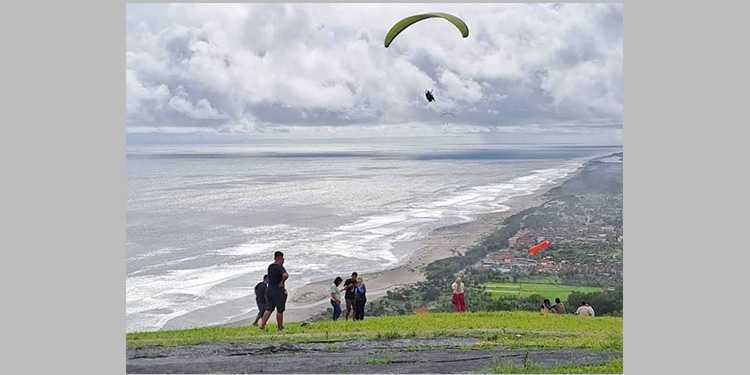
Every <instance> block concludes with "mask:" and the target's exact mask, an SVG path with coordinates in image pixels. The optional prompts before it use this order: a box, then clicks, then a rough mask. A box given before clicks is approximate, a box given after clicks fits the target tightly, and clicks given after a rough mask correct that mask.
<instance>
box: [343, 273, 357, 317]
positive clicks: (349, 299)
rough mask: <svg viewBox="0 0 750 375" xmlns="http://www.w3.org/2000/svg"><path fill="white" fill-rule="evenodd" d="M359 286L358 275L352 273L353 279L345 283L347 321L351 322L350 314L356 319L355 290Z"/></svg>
mask: <svg viewBox="0 0 750 375" xmlns="http://www.w3.org/2000/svg"><path fill="white" fill-rule="evenodd" d="M356 286H357V273H356V272H352V278H351V279H346V281H344V300H346V314H345V315H344V319H345V320H349V312H351V313H352V319H354V288H355V287H356Z"/></svg>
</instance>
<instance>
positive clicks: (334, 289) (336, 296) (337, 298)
mask: <svg viewBox="0 0 750 375" xmlns="http://www.w3.org/2000/svg"><path fill="white" fill-rule="evenodd" d="M342 280H343V279H342V278H340V277H338V276H337V277H336V279H334V280H333V285H331V306H333V320H336V319H338V318H339V316H341V290H339V285H341V281H342Z"/></svg>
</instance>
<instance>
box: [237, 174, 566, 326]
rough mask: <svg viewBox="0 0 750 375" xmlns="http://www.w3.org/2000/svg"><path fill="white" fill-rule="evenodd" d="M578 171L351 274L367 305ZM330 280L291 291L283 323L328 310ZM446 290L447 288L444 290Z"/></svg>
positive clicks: (246, 319)
mask: <svg viewBox="0 0 750 375" xmlns="http://www.w3.org/2000/svg"><path fill="white" fill-rule="evenodd" d="M579 171H580V169H579V170H577V171H576V172H573V173H571V174H570V175H568V176H567V177H566V178H564V179H561V180H559V181H557V182H556V183H555V184H552V185H549V186H547V187H545V188H544V189H542V190H539V191H537V192H534V193H532V194H529V195H525V196H520V197H515V198H513V199H511V200H509V201H508V202H507V205H508V206H509V207H510V209H509V210H507V211H504V212H495V213H489V214H483V215H477V216H476V217H475V219H474V220H473V221H471V222H468V223H462V224H456V225H452V226H446V227H442V228H438V229H436V230H434V231H432V233H430V234H429V235H428V236H427V238H425V239H423V240H422V241H421V243H420V244H419V246H418V248H417V250H416V251H415V252H414V253H413V254H412V255H411V256H410V257H409V258H408V259H407V260H406V261H405V262H403V263H402V264H400V265H399V266H397V267H395V268H392V269H389V270H385V271H380V272H373V273H368V272H367V270H352V271H357V272H359V274H360V275H361V276H363V277H364V279H365V284H366V285H367V297H368V302H372V301H375V300H377V299H378V298H379V297H382V296H383V295H385V294H386V292H387V291H388V290H392V289H394V288H396V287H399V286H404V285H409V284H413V283H416V282H419V281H422V280H424V274H423V272H422V270H423V268H424V267H425V266H426V265H428V264H430V263H432V262H434V261H436V260H439V259H443V258H447V257H450V256H453V255H458V254H463V253H464V252H465V251H466V250H467V249H468V248H469V247H471V245H473V244H475V243H476V242H477V241H478V240H480V239H481V238H482V236H484V235H487V234H489V233H492V232H493V231H494V230H495V229H496V228H497V227H498V225H500V224H501V223H502V221H503V220H504V219H505V218H507V217H509V216H512V215H514V214H515V213H518V212H520V211H523V210H525V209H527V208H530V207H534V206H537V205H540V204H542V203H544V198H543V196H544V195H545V194H546V193H547V191H549V190H550V189H553V188H554V187H556V186H559V185H560V184H562V183H563V182H565V181H566V180H567V179H569V178H571V177H573V176H575V175H576V174H577V173H578V172H579ZM340 276H341V277H345V276H348V275H340ZM333 277H334V276H331V277H330V278H329V279H326V280H320V281H317V282H313V283H310V284H307V285H305V286H303V287H302V288H297V289H294V290H290V291H289V293H290V294H289V298H288V300H287V306H286V312H285V313H284V320H285V321H288V322H298V321H305V320H308V319H310V318H312V317H314V316H316V315H318V314H320V313H321V312H323V311H325V310H326V309H327V308H328V307H329V306H330V303H329V298H328V287H329V284H330V283H331V282H332V279H333ZM448 287H449V286H446V288H448ZM254 318H255V317H254V315H253V316H243V317H239V318H237V319H235V320H233V321H230V322H228V323H226V324H224V325H225V326H243V325H249V324H251V323H252V321H253V320H254ZM269 322H275V318H274V317H273V316H272V317H271V319H270V321H269ZM269 324H270V323H269Z"/></svg>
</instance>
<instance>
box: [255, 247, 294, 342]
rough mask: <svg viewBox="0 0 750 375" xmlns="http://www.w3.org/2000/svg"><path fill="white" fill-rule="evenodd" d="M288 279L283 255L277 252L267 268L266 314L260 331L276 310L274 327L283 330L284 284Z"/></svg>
mask: <svg viewBox="0 0 750 375" xmlns="http://www.w3.org/2000/svg"><path fill="white" fill-rule="evenodd" d="M287 278H289V274H288V273H286V269H284V253H282V252H281V251H277V252H275V253H274V254H273V263H271V265H270V266H268V288H267V289H266V312H265V313H263V320H262V321H261V323H260V329H265V328H266V322H268V318H270V317H271V313H272V312H273V310H274V309H275V310H276V327H277V328H278V329H279V331H281V330H282V329H284V309H285V308H286V296H287V294H286V289H285V288H284V282H286V279H287Z"/></svg>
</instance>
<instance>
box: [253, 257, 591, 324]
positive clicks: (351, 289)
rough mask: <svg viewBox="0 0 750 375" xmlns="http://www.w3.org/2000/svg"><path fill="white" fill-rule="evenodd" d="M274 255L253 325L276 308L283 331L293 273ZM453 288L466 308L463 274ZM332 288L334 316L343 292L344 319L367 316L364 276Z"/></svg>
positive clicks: (584, 307)
mask: <svg viewBox="0 0 750 375" xmlns="http://www.w3.org/2000/svg"><path fill="white" fill-rule="evenodd" d="M273 259H274V261H273V263H271V264H270V265H269V266H268V274H266V275H264V276H263V281H261V282H259V283H258V284H257V285H255V302H256V304H257V305H258V315H257V316H256V317H255V321H254V322H253V325H254V326H257V325H258V322H259V321H260V328H261V329H265V327H266V323H267V322H268V319H269V318H270V317H271V313H273V311H274V310H276V326H277V328H278V329H279V331H281V330H283V329H284V310H285V309H286V299H287V295H288V293H287V291H286V288H285V287H284V283H285V282H286V280H287V279H288V278H289V274H288V273H287V272H286V269H285V268H284V253H282V252H281V251H277V252H275V253H274V255H273ZM342 282H343V283H344V286H343V288H341V287H340V285H341V283H342ZM451 289H452V290H453V297H452V299H451V303H452V304H453V311H455V312H465V311H466V300H465V298H464V283H463V281H462V280H461V278H460V277H457V278H456V280H455V281H454V282H453V284H451ZM329 292H330V294H329V296H330V299H331V306H332V307H333V320H338V318H339V317H340V316H341V312H342V311H341V293H342V292H343V293H344V301H346V305H345V306H346V310H345V315H344V319H346V320H349V316H350V315H351V317H352V320H363V319H364V318H365V303H367V287H366V286H365V283H364V280H363V279H362V276H359V275H358V274H357V273H356V272H352V275H351V278H349V279H346V280H343V279H342V278H341V277H336V278H335V279H334V280H333V285H331V288H330V290H329ZM541 312H542V313H543V314H545V313H554V314H565V305H564V304H563V303H562V302H560V299H559V298H555V304H554V305H552V304H551V303H550V301H549V300H548V299H545V300H544V302H543V303H542V306H541ZM575 313H576V315H581V316H592V317H593V316H594V308H593V307H591V306H590V305H589V304H588V303H586V302H581V304H580V306H578V309H576V312H575Z"/></svg>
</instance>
